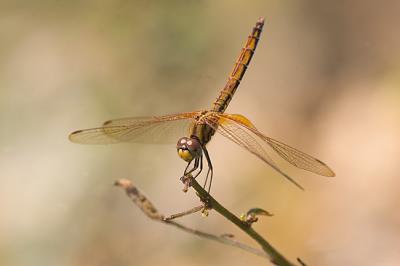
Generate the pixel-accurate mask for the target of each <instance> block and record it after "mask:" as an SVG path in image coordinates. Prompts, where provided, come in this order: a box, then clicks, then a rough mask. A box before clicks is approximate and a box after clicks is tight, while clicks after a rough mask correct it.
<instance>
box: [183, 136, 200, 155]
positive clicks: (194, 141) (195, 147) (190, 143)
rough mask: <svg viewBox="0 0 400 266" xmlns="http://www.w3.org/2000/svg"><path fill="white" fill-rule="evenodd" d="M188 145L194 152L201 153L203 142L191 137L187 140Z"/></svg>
mask: <svg viewBox="0 0 400 266" xmlns="http://www.w3.org/2000/svg"><path fill="white" fill-rule="evenodd" d="M186 146H187V148H188V149H189V151H191V152H192V153H193V154H199V153H200V152H201V144H200V142H199V141H198V140H197V139H194V138H192V139H189V140H187V141H186Z"/></svg>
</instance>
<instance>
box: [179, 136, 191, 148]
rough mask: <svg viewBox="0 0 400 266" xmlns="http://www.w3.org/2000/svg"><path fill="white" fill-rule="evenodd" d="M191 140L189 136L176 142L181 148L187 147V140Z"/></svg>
mask: <svg viewBox="0 0 400 266" xmlns="http://www.w3.org/2000/svg"><path fill="white" fill-rule="evenodd" d="M189 140H190V139H189V138H188V137H182V138H180V139H179V140H178V143H176V148H177V149H179V148H183V147H186V146H187V142H188V141H189Z"/></svg>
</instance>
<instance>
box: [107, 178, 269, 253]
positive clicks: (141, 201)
mask: <svg viewBox="0 0 400 266" xmlns="http://www.w3.org/2000/svg"><path fill="white" fill-rule="evenodd" d="M114 185H116V186H118V187H121V188H123V189H124V190H125V192H126V194H127V195H128V197H129V198H130V199H131V200H132V201H133V202H134V203H135V204H136V206H138V207H139V208H140V209H141V210H142V211H143V213H144V214H145V215H146V216H147V217H149V218H150V219H152V220H155V221H159V222H162V223H165V224H168V225H172V226H175V227H177V228H179V229H181V230H183V231H185V232H187V233H191V234H194V235H196V236H199V237H203V238H206V239H210V240H214V241H217V242H219V243H222V244H225V245H229V246H233V247H237V248H240V249H242V250H245V251H247V252H250V253H253V254H254V255H257V256H261V257H266V258H268V255H267V254H265V252H263V251H262V250H258V249H255V248H252V247H250V246H248V245H246V244H243V243H240V242H238V241H236V240H234V239H232V238H230V237H228V236H216V235H213V234H209V233H205V232H202V231H199V230H196V229H193V228H190V227H187V226H185V225H182V224H180V223H177V222H175V221H172V219H174V218H177V217H182V216H184V215H187V214H190V213H194V212H196V211H200V210H202V209H204V206H201V208H200V206H199V207H195V208H193V209H191V210H189V211H186V212H183V213H179V214H176V215H170V216H168V217H164V215H162V214H161V213H159V212H158V211H157V209H156V208H155V206H154V205H153V204H152V203H151V202H150V201H149V200H148V199H147V197H146V196H144V195H143V194H142V193H141V192H140V191H139V189H137V187H136V186H134V185H133V184H132V182H131V181H129V180H127V179H120V180H118V181H116V182H115V184H114Z"/></svg>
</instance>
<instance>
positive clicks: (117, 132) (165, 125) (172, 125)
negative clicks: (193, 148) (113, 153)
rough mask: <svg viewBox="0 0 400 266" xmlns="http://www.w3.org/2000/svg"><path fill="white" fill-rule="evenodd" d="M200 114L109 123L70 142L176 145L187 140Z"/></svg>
mask: <svg viewBox="0 0 400 266" xmlns="http://www.w3.org/2000/svg"><path fill="white" fill-rule="evenodd" d="M198 113H199V112H190V113H181V114H173V115H165V116H151V117H131V118H121V119H116V120H109V121H106V122H104V124H103V126H102V127H98V128H91V129H83V130H77V131H75V132H72V133H71V134H70V135H69V139H70V140H71V141H72V142H76V143H83V144H112V143H118V142H135V143H174V142H176V141H177V140H178V139H179V138H180V137H182V136H187V134H188V132H189V128H190V126H191V125H192V124H193V122H194V119H193V118H194V117H195V116H196V115H197V114H198Z"/></svg>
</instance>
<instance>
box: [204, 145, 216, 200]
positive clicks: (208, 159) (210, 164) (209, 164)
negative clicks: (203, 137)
mask: <svg viewBox="0 0 400 266" xmlns="http://www.w3.org/2000/svg"><path fill="white" fill-rule="evenodd" d="M203 151H204V155H205V156H206V159H207V164H208V171H207V176H206V181H205V182H204V186H203V188H204V189H205V187H206V185H207V181H208V177H209V176H210V183H209V185H208V190H207V192H208V194H210V190H211V184H212V178H213V173H214V171H213V166H212V163H211V159H210V155H209V154H208V151H207V149H206V147H203Z"/></svg>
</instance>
